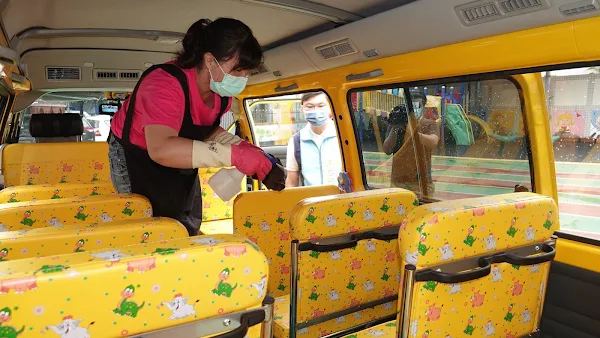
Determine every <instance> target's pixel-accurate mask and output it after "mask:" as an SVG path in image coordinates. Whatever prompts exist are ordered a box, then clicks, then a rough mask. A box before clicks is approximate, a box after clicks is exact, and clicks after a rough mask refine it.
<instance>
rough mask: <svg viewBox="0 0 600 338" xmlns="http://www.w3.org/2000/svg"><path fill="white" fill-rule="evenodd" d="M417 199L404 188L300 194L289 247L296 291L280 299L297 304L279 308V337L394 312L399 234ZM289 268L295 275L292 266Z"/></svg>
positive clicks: (320, 332) (312, 333)
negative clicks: (301, 196) (295, 266)
mask: <svg viewBox="0 0 600 338" xmlns="http://www.w3.org/2000/svg"><path fill="white" fill-rule="evenodd" d="M415 204H418V203H417V200H416V196H415V194H414V193H413V192H412V191H409V190H404V189H382V190H371V191H365V192H358V193H351V194H342V195H334V196H324V197H313V198H308V199H305V200H302V201H300V202H299V203H298V204H297V205H296V207H295V208H294V209H293V210H292V213H291V217H290V223H289V224H290V228H291V230H292V233H291V239H292V243H291V245H292V250H291V252H290V251H287V250H286V251H287V252H288V253H289V255H288V256H289V257H290V258H291V257H293V256H297V273H298V283H297V289H295V288H294V286H293V285H292V286H291V287H290V296H283V297H279V298H278V301H280V302H283V303H284V304H285V302H288V303H290V302H291V303H292V304H290V306H285V305H284V306H279V307H278V309H280V310H281V311H282V312H278V310H276V311H275V316H276V318H278V319H276V320H275V337H277V338H284V337H288V336H290V330H294V329H295V330H296V334H304V335H305V336H306V337H311V338H312V337H322V336H324V335H329V334H333V333H336V332H339V331H342V330H346V329H349V328H352V327H355V326H357V325H363V324H366V323H368V322H371V321H373V320H376V319H381V318H385V317H388V316H394V314H395V313H396V301H397V299H398V283H399V282H400V279H399V277H400V274H399V269H398V250H397V248H398V245H397V240H396V239H397V237H398V229H399V228H400V225H401V224H403V222H404V221H405V220H406V214H407V212H410V211H411V210H412V209H413V208H414V207H415ZM294 243H299V244H297V246H295V245H296V244H294ZM283 244H284V245H286V247H289V246H290V243H289V241H288V243H287V244H286V243H283ZM296 247H297V249H295V248H296ZM295 250H297V252H295ZM290 258H288V259H290ZM291 260H292V261H294V259H291ZM290 270H291V271H290V273H291V275H292V276H293V275H294V274H295V272H294V271H293V270H294V266H293V265H292V267H291V268H290ZM294 294H297V301H296V303H295V304H294V303H293V302H294V298H293V297H292V296H291V295H294ZM276 304H277V303H276ZM285 309H287V310H285ZM290 309H296V312H295V313H293V312H291V313H290ZM365 309H366V310H365ZM323 318H327V319H323ZM294 324H295V326H294Z"/></svg>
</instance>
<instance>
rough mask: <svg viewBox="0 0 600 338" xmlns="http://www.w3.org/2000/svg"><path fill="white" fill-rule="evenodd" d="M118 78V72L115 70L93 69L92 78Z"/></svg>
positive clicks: (111, 79) (112, 79)
mask: <svg viewBox="0 0 600 338" xmlns="http://www.w3.org/2000/svg"><path fill="white" fill-rule="evenodd" d="M118 78H119V73H118V72H117V71H116V70H102V69H94V80H101V81H102V80H108V81H114V80H116V79H118Z"/></svg>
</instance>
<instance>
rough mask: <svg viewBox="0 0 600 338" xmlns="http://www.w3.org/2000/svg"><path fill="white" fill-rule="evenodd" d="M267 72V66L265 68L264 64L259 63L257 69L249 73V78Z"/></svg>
mask: <svg viewBox="0 0 600 338" xmlns="http://www.w3.org/2000/svg"><path fill="white" fill-rule="evenodd" d="M268 72H269V69H267V66H265V65H264V63H261V64H260V66H258V68H256V69H252V70H251V71H250V76H255V75H260V74H265V73H268Z"/></svg>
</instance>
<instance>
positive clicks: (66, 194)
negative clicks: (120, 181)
mask: <svg viewBox="0 0 600 338" xmlns="http://www.w3.org/2000/svg"><path fill="white" fill-rule="evenodd" d="M116 193H117V192H116V190H115V188H114V186H113V184H112V182H111V181H98V182H94V183H65V184H40V185H18V186H12V187H8V188H5V189H2V190H0V203H17V202H28V201H34V200H50V199H52V200H53V199H62V198H73V197H83V196H98V195H111V194H116Z"/></svg>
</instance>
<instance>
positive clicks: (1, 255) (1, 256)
mask: <svg viewBox="0 0 600 338" xmlns="http://www.w3.org/2000/svg"><path fill="white" fill-rule="evenodd" d="M7 256H8V249H7V248H3V249H2V250H0V262H3V261H6V260H7V259H6V257H7Z"/></svg>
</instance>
